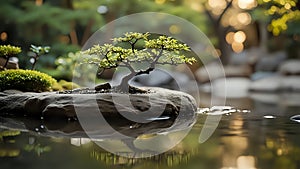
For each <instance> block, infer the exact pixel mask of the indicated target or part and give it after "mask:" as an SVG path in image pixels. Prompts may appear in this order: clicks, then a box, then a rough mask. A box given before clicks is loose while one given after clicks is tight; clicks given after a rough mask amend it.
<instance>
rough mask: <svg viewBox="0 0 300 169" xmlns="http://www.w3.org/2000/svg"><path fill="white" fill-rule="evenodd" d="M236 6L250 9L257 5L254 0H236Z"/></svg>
mask: <svg viewBox="0 0 300 169" xmlns="http://www.w3.org/2000/svg"><path fill="white" fill-rule="evenodd" d="M238 6H239V8H241V9H252V8H254V7H256V6H257V1H256V0H238Z"/></svg>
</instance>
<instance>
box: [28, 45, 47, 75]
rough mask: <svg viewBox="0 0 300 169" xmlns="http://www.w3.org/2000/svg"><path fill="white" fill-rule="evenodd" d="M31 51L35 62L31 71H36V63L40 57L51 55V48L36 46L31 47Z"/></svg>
mask: <svg viewBox="0 0 300 169" xmlns="http://www.w3.org/2000/svg"><path fill="white" fill-rule="evenodd" d="M30 51H31V52H33V53H34V56H32V59H33V62H32V67H31V70H33V69H34V66H35V64H36V62H37V61H38V59H39V57H40V56H42V55H44V54H47V53H49V51H50V47H49V46H35V45H31V46H30Z"/></svg>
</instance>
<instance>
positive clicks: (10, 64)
mask: <svg viewBox="0 0 300 169" xmlns="http://www.w3.org/2000/svg"><path fill="white" fill-rule="evenodd" d="M5 62H6V59H4V58H0V66H2V67H3V66H4V65H5ZM6 68H7V69H19V64H18V63H17V62H13V61H9V62H8V63H7V66H6Z"/></svg>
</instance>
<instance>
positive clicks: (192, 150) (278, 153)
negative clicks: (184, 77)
mask: <svg viewBox="0 0 300 169" xmlns="http://www.w3.org/2000/svg"><path fill="white" fill-rule="evenodd" d="M202 96H203V98H201V99H203V100H202V101H200V105H201V106H205V105H207V103H206V102H205V100H209V96H206V95H205V94H202ZM289 96H290V97H292V98H293V99H296V100H293V99H292V101H291V102H294V103H291V102H288V101H287V100H286V99H285V98H286V97H289ZM299 96H300V95H298V94H293V95H289V94H284V95H282V94H277V95H269V94H265V95H262V96H260V95H251V96H250V95H249V97H246V98H237V99H227V103H226V104H227V105H231V106H234V107H237V108H240V109H246V110H249V111H244V112H242V111H241V112H235V113H230V114H224V115H222V117H221V121H220V123H219V124H218V127H217V128H216V130H215V131H214V133H213V134H212V136H211V137H209V139H208V140H207V141H205V142H204V143H199V135H200V132H201V130H202V128H203V126H204V122H205V120H206V118H207V116H208V115H206V114H198V115H197V121H196V123H195V124H194V125H193V127H192V129H191V130H190V132H189V133H188V135H187V136H186V137H185V138H184V139H183V140H182V141H181V142H180V143H179V144H177V145H176V146H175V147H174V148H172V149H171V150H169V151H167V152H165V153H163V154H160V155H157V156H152V157H148V158H126V157H121V156H117V155H114V154H111V153H109V152H107V151H105V150H104V149H102V148H100V147H99V146H98V145H97V144H95V143H94V142H92V141H91V140H90V139H88V138H72V137H71V136H70V137H53V136H52V137H46V136H43V135H42V134H41V133H39V131H38V130H37V131H36V132H35V131H31V132H25V131H20V130H10V129H7V127H4V126H3V125H2V124H3V123H4V121H5V120H6V119H1V121H0V122H1V123H0V125H1V129H0V163H1V169H12V168H30V169H35V168H36V169H40V168H43V169H47V168H51V169H52V168H57V169H60V168H72V169H77V168H78V169H79V168H80V169H81V168H89V169H94V168H97V169H100V168H103V169H106V168H116V169H118V168H120V169H121V168H122V169H123V168H134V169H154V168H155V169H163V168H178V169H179V168H188V169H193V168H195V169H208V168H209V169H255V168H259V169H287V168H288V169H297V168H300V137H299V136H300V124H299V122H297V118H296V119H295V120H292V119H291V117H293V116H294V115H297V114H300V104H299V99H298V100H297V98H299ZM274 98H277V99H274ZM290 103H291V104H290Z"/></svg>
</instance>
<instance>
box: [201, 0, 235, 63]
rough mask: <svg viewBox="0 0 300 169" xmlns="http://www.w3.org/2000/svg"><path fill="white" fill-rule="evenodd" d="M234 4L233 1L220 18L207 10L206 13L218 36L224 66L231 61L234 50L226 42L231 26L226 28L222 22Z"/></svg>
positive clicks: (228, 4)
mask: <svg viewBox="0 0 300 169" xmlns="http://www.w3.org/2000/svg"><path fill="white" fill-rule="evenodd" d="M232 3H233V0H231V1H229V2H228V3H227V6H226V8H225V9H224V10H223V12H222V13H221V14H220V15H219V16H218V17H214V16H213V14H212V13H210V11H209V10H208V9H207V8H205V13H206V15H207V16H208V18H209V20H210V21H211V22H212V26H213V30H214V33H215V35H216V37H217V38H218V48H219V50H220V51H221V55H220V59H221V62H222V64H223V65H227V64H228V63H229V61H230V56H231V53H232V50H231V48H230V45H229V44H228V43H227V42H226V39H225V38H226V34H227V32H228V31H229V30H230V29H231V27H230V26H228V27H224V26H223V25H222V24H221V20H222V18H223V16H224V14H225V13H226V12H227V10H228V9H229V8H231V6H232ZM204 6H205V4H204Z"/></svg>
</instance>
